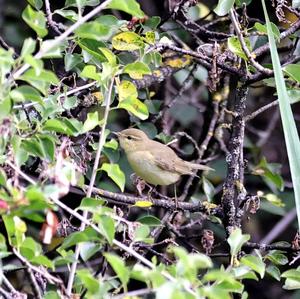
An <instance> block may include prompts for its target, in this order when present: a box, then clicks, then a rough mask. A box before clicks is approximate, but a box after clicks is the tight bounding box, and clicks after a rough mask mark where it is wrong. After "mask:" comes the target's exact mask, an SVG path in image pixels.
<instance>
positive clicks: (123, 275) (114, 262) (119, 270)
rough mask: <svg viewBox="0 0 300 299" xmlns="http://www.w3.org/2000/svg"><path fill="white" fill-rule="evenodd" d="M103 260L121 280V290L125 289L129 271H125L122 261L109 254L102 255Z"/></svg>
mask: <svg viewBox="0 0 300 299" xmlns="http://www.w3.org/2000/svg"><path fill="white" fill-rule="evenodd" d="M104 256H105V258H106V259H107V261H108V262H109V264H110V266H111V267H112V268H113V270H114V271H115V273H116V274H117V276H118V278H119V279H120V280H121V282H122V285H123V288H124V289H125V290H126V289H127V283H128V281H129V276H130V275H129V274H130V273H129V269H127V267H126V265H125V263H124V261H123V260H122V259H121V258H120V257H118V256H117V255H114V254H111V253H104Z"/></svg>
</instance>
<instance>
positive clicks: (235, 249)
mask: <svg viewBox="0 0 300 299" xmlns="http://www.w3.org/2000/svg"><path fill="white" fill-rule="evenodd" d="M249 239H250V235H243V234H242V231H241V229H240V228H236V229H235V230H233V231H232V232H231V234H230V236H229V238H228V239H227V242H228V244H229V246H230V254H231V256H236V255H237V254H238V253H239V251H240V250H241V248H242V246H243V245H244V244H245V243H246V242H247V241H248V240H249Z"/></svg>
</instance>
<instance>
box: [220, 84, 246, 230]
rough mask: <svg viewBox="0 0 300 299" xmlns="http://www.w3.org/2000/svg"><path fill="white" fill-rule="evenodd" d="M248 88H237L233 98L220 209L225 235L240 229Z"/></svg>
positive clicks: (243, 195) (243, 196)
mask: <svg viewBox="0 0 300 299" xmlns="http://www.w3.org/2000/svg"><path fill="white" fill-rule="evenodd" d="M247 94H248V88H247V87H246V86H245V85H243V86H241V87H239V88H238V90H237V94H236V97H235V105H234V111H233V112H234V117H233V121H232V133H231V136H230V140H229V146H228V150H229V153H228V155H227V157H226V161H227V164H228V172H227V177H226V179H225V182H224V185H223V194H222V207H223V213H224V219H223V220H224V226H225V228H226V232H227V234H230V233H231V231H232V230H233V229H234V228H235V227H240V225H241V223H240V217H241V215H240V210H239V204H240V202H241V201H243V200H244V198H245V196H246V194H245V190H244V187H243V184H244V157H243V144H244V131H245V121H244V112H245V108H246V98H247Z"/></svg>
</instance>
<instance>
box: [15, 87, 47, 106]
mask: <svg viewBox="0 0 300 299" xmlns="http://www.w3.org/2000/svg"><path fill="white" fill-rule="evenodd" d="M10 97H11V98H12V100H13V101H14V102H25V101H28V102H39V103H40V104H43V101H42V99H41V94H40V93H39V92H38V91H37V90H36V89H35V88H33V87H31V86H29V85H22V86H20V87H17V88H15V89H13V90H12V91H11V92H10Z"/></svg>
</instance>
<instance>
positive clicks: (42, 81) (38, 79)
mask: <svg viewBox="0 0 300 299" xmlns="http://www.w3.org/2000/svg"><path fill="white" fill-rule="evenodd" d="M19 80H24V81H26V82H27V83H29V84H30V85H32V86H34V87H35V88H36V89H38V90H39V91H40V92H42V93H43V94H47V90H48V88H49V86H50V84H58V82H59V80H58V78H57V76H56V75H55V74H54V73H53V72H51V71H47V70H42V71H41V73H40V74H39V75H37V74H36V73H35V70H33V69H29V70H28V71H27V72H26V73H24V74H23V75H22V76H20V78H19Z"/></svg>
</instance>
